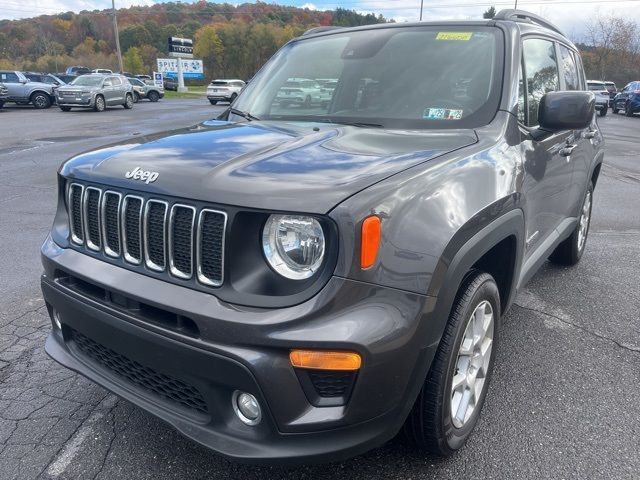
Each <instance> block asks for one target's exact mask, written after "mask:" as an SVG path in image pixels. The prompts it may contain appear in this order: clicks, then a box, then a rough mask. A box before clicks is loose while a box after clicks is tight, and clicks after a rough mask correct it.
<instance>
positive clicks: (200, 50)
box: [193, 25, 224, 77]
mask: <svg viewBox="0 0 640 480" xmlns="http://www.w3.org/2000/svg"><path fill="white" fill-rule="evenodd" d="M193 53H194V55H195V56H196V57H197V58H201V59H202V63H203V64H204V73H205V76H207V75H208V76H209V77H214V76H216V72H217V71H219V69H220V66H221V62H222V55H223V53H224V46H223V45H222V41H221V40H220V37H219V36H218V34H217V33H216V28H215V26H213V25H205V26H204V27H202V28H200V29H199V30H198V31H197V32H196V34H195V38H194V47H193Z"/></svg>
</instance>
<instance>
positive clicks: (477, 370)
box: [451, 300, 494, 428]
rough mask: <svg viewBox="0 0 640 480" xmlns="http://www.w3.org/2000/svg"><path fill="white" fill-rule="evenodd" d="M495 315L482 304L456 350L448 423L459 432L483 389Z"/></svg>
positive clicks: (475, 311)
mask: <svg viewBox="0 0 640 480" xmlns="http://www.w3.org/2000/svg"><path fill="white" fill-rule="evenodd" d="M493 330H494V314H493V307H492V306H491V303H489V302H488V301H487V300H484V301H483V302H481V303H480V304H479V305H478V306H477V307H476V308H475V310H474V311H473V313H472V314H471V317H470V318H469V320H468V322H467V327H466V329H465V332H464V337H463V338H462V343H461V344H460V349H459V350H458V357H457V359H456V365H455V372H454V375H453V381H452V383H451V420H452V421H453V424H454V426H455V427H456V428H462V427H463V426H464V425H465V424H466V422H467V421H468V420H469V418H471V415H473V412H474V411H475V409H476V405H477V404H478V402H479V400H480V398H481V396H482V392H483V390H484V388H485V385H486V379H487V376H488V374H489V364H490V362H491V350H492V347H493Z"/></svg>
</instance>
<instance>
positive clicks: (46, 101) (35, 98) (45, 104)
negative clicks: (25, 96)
mask: <svg viewBox="0 0 640 480" xmlns="http://www.w3.org/2000/svg"><path fill="white" fill-rule="evenodd" d="M31 103H32V104H33V106H34V107H35V108H37V109H39V110H42V109H44V108H49V107H50V106H51V99H50V98H49V95H47V94H46V93H41V92H36V93H34V94H33V95H32V96H31Z"/></svg>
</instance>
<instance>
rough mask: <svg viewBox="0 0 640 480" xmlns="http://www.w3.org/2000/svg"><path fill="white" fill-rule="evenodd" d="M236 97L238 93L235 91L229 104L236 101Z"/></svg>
mask: <svg viewBox="0 0 640 480" xmlns="http://www.w3.org/2000/svg"><path fill="white" fill-rule="evenodd" d="M236 98H238V94H237V93H234V94H232V95H231V100H229V105H231V104H232V103H233V102H235V101H236Z"/></svg>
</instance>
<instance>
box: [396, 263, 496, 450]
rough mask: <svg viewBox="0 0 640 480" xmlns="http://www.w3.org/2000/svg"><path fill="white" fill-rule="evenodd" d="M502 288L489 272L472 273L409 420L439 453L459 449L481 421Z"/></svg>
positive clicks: (417, 436)
mask: <svg viewBox="0 0 640 480" xmlns="http://www.w3.org/2000/svg"><path fill="white" fill-rule="evenodd" d="M499 327H500V294H499V291H498V286H497V285H496V282H495V280H494V279H493V277H492V276H491V275H489V274H488V273H483V272H480V271H472V272H470V273H469V275H467V277H466V278H465V281H464V282H463V283H462V285H461V287H460V290H458V293H457V295H456V300H455V303H454V305H453V308H452V310H451V315H450V316H449V321H448V322H447V326H446V327H445V330H444V333H443V335H442V339H441V340H440V345H439V346H438V351H437V352H436V356H435V358H434V360H433V363H432V364H431V369H430V370H429V373H428V374H427V378H426V381H425V383H424V385H423V387H422V391H421V392H420V395H419V396H418V399H417V400H416V403H415V405H414V406H413V410H412V411H411V413H410V415H409V418H408V419H407V421H406V424H405V432H406V433H407V434H408V435H409V437H410V439H411V440H412V441H413V442H414V443H415V444H416V445H417V446H418V447H420V448H422V449H424V450H425V451H427V452H429V453H434V454H437V455H450V454H452V453H454V452H455V451H456V450H458V449H460V448H461V447H462V446H463V445H464V444H465V442H466V441H467V438H469V435H471V432H472V430H473V427H474V426H475V424H476V423H477V422H478V418H479V416H480V410H481V409H482V405H483V404H484V400H485V397H486V395H487V389H488V387H489V381H490V379H491V372H492V370H493V363H494V360H495V352H496V346H497V340H498V330H499Z"/></svg>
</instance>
